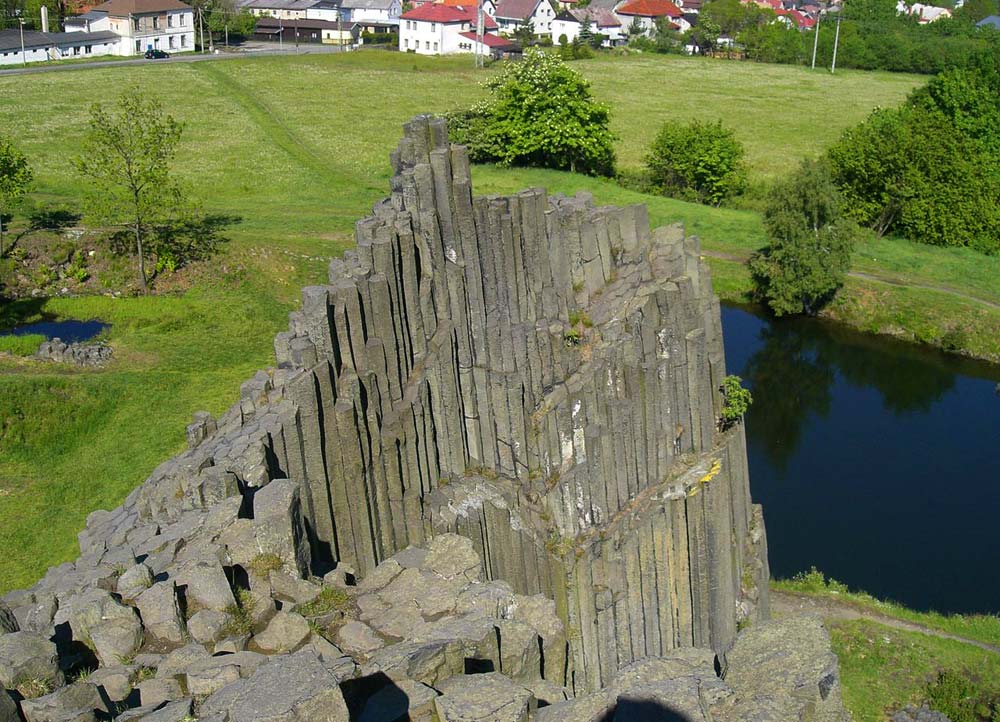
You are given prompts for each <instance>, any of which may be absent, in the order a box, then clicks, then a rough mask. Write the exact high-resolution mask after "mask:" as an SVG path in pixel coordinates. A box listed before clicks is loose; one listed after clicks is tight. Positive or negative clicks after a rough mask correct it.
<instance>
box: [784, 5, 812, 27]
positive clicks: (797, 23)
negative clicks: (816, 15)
mask: <svg viewBox="0 0 1000 722" xmlns="http://www.w3.org/2000/svg"><path fill="white" fill-rule="evenodd" d="M774 13H775V14H776V15H777V16H778V21H779V22H783V23H785V25H787V26H788V27H791V28H797V29H798V30H808V29H809V28H811V27H813V26H814V25H816V21H815V20H813V19H812V18H811V17H809V16H808V15H806V14H805V13H804V12H801V11H799V10H784V9H782V10H775V11H774Z"/></svg>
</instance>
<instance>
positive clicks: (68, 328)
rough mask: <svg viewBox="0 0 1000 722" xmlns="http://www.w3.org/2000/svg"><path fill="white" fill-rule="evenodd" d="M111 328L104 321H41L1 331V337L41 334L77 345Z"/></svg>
mask: <svg viewBox="0 0 1000 722" xmlns="http://www.w3.org/2000/svg"><path fill="white" fill-rule="evenodd" d="M108 328H111V324H108V323H104V322H103V321H98V320H90V321H77V320H73V319H68V320H64V321H39V322H38V323H30V324H27V325H25V326H16V327H14V328H8V329H4V330H2V331H0V336H28V335H31V334H39V335H42V336H45V338H47V339H49V340H52V339H54V338H60V339H62V340H63V341H65V342H66V343H77V342H81V341H89V340H90V339H92V338H96V337H97V336H99V335H100V334H101V333H102V332H103V331H104V330H105V329H108Z"/></svg>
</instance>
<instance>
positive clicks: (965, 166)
mask: <svg viewBox="0 0 1000 722" xmlns="http://www.w3.org/2000/svg"><path fill="white" fill-rule="evenodd" d="M997 92H1000V83H996V82H989V81H988V80H987V79H986V78H985V77H984V76H983V75H982V74H980V73H978V72H971V71H965V70H954V71H950V72H948V73H944V74H942V75H941V76H939V77H938V78H935V79H934V80H933V81H931V83H930V84H929V85H928V86H927V87H926V88H922V89H920V90H918V91H916V92H915V93H914V94H913V95H911V97H910V99H909V100H908V101H907V103H906V105H904V106H903V107H901V108H896V109H890V110H884V109H878V110H876V111H875V112H873V113H872V114H871V115H870V116H869V117H868V119H867V120H866V121H865V122H863V123H861V124H860V125H858V126H857V127H855V128H852V129H850V130H848V131H847V132H845V133H844V135H843V136H842V137H841V139H840V140H839V141H838V142H837V143H836V144H835V145H834V146H833V147H831V148H830V150H829V151H828V158H829V161H830V166H831V169H832V173H833V178H834V181H835V182H836V184H837V186H838V188H839V189H840V192H841V194H842V196H843V199H844V212H845V213H846V214H847V215H849V216H850V217H852V218H854V219H855V220H856V221H857V222H858V223H861V224H862V225H865V226H868V227H870V228H872V229H873V230H874V231H875V232H876V233H877V234H879V235H882V234H884V233H891V232H895V233H899V234H901V235H904V236H906V237H907V238H909V239H911V240H914V241H918V242H921V243H930V244H933V245H940V246H969V247H971V248H975V249H977V250H980V251H983V252H986V253H996V252H1000V177H998V174H997V172H996V168H997V167H998V165H1000V134H998V133H997V131H996V128H997V127H998V124H1000V108H998V107H997V105H996V101H995V98H996V94H997Z"/></svg>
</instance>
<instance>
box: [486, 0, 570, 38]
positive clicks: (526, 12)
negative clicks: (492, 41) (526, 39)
mask: <svg viewBox="0 0 1000 722" xmlns="http://www.w3.org/2000/svg"><path fill="white" fill-rule="evenodd" d="M558 14H559V13H558V12H557V11H556V7H555V5H554V4H553V3H552V0H497V9H496V12H495V13H494V15H493V17H494V18H496V21H497V25H499V26H500V30H501V32H504V33H508V34H509V33H513V32H514V31H515V30H517V29H518V28H519V27H523V26H525V25H531V27H532V28H533V29H534V31H535V35H537V36H539V37H541V36H543V35H549V36H551V35H552V23H553V21H554V20H555V19H556V15H558Z"/></svg>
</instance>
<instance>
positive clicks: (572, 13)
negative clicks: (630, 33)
mask: <svg viewBox="0 0 1000 722" xmlns="http://www.w3.org/2000/svg"><path fill="white" fill-rule="evenodd" d="M588 20H589V21H590V32H591V33H593V34H594V35H600V36H601V45H602V46H603V47H606V48H608V47H615V46H616V45H622V44H624V43H625V42H626V41H627V40H628V38H627V37H626V36H625V32H624V28H622V23H621V21H620V20H619V19H618V17H617V16H616V15H615V14H614V13H613V12H611V11H610V10H608V9H606V8H600V7H585V8H579V9H573V10H568V11H563V12H561V13H559V14H558V15H557V16H556V19H555V20H553V21H552V41H553V42H554V43H555V44H556V45H559V44H560V42H561V40H562V38H563V37H564V36H565V38H566V43H567V44H572V43H573V41H574V40H576V38H577V37H578V36H579V35H580V29H581V28H583V25H584V23H585V22H586V21H588Z"/></svg>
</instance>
